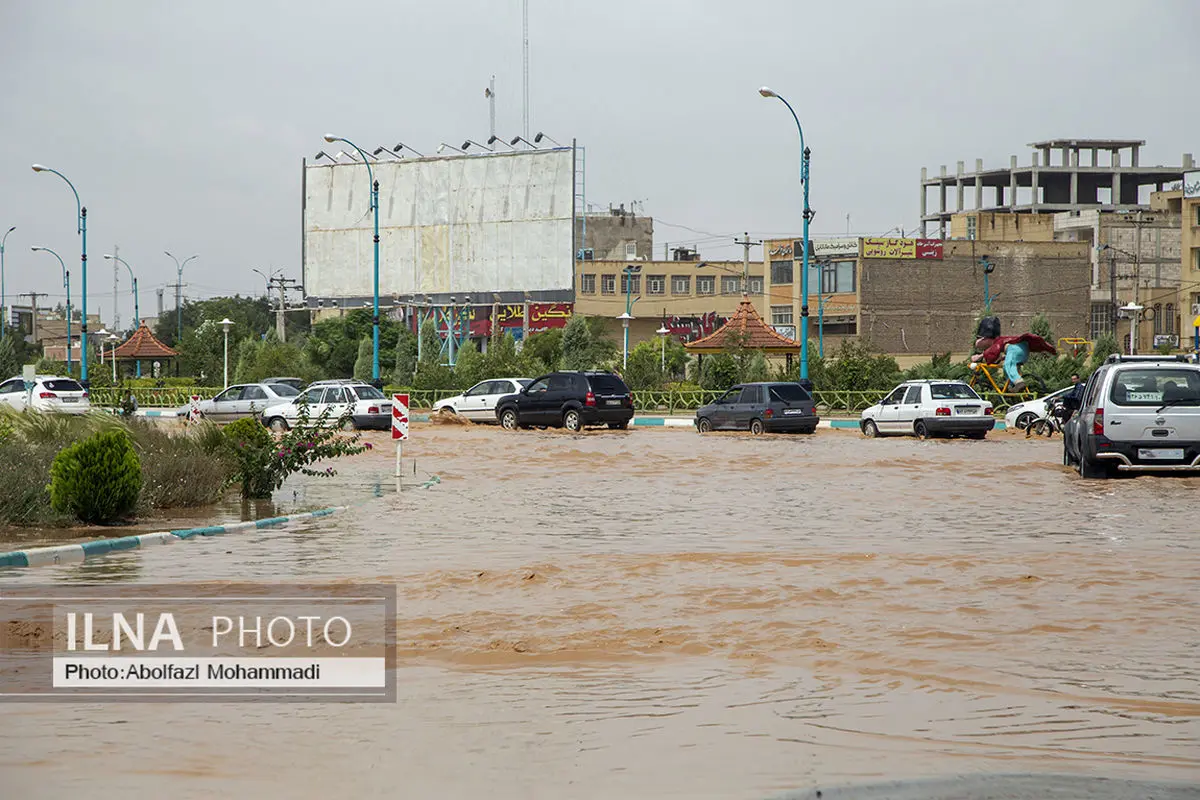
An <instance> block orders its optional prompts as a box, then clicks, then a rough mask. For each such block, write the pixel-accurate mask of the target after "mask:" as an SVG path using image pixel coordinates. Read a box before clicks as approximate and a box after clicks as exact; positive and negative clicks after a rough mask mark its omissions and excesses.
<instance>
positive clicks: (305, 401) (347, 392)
mask: <svg viewBox="0 0 1200 800" xmlns="http://www.w3.org/2000/svg"><path fill="white" fill-rule="evenodd" d="M306 409H307V415H308V420H309V423H310V424H315V423H316V422H317V420H318V419H320V418H321V416H322V415H323V414H324V415H326V416H325V424H328V425H336V424H338V423H339V421H340V420H341V419H342V418H343V417H344V416H348V417H349V418H348V419H347V420H346V421H345V423H344V425H345V427H347V428H348V429H351V430H360V429H364V428H366V429H371V430H388V429H389V428H391V427H392V401H391V400H388V399H387V398H386V397H385V396H384V394H383V392H381V391H379V390H378V389H376V388H375V387H374V386H369V385H367V384H365V383H357V382H347V383H333V384H320V385H318V384H313V385H312V386H309V387H308V388H307V389H305V390H304V391H303V392H301V393H300V394H298V395H296V397H294V398H292V400H291V401H290V402H287V403H279V404H277V405H272V406H268V407H267V408H266V409H265V410H264V411H263V413H262V421H263V424H264V425H266V426H267V427H269V428H270V429H271V430H274V431H286V430H287V429H289V428H290V427H292V426H293V425H295V424H296V421H297V420H298V419H299V418H300V416H301V414H303V413H305V410H306Z"/></svg>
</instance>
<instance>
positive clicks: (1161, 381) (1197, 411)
mask: <svg viewBox="0 0 1200 800" xmlns="http://www.w3.org/2000/svg"><path fill="white" fill-rule="evenodd" d="M1063 463H1064V464H1066V465H1068V466H1074V467H1077V468H1078V469H1079V474H1080V475H1081V476H1082V477H1084V478H1107V477H1111V476H1112V475H1114V474H1115V473H1117V472H1184V471H1192V470H1200V365H1197V364H1196V362H1195V359H1194V357H1193V356H1122V355H1112V356H1109V357H1108V360H1106V361H1105V362H1104V363H1103V364H1102V365H1101V366H1100V367H1099V368H1098V369H1097V370H1096V371H1095V372H1094V373H1092V376H1091V377H1090V378H1089V379H1088V382H1087V387H1086V388H1085V389H1084V392H1083V400H1082V405H1081V406H1080V408H1079V409H1078V413H1076V414H1074V415H1073V416H1072V417H1071V419H1070V420H1068V421H1067V425H1066V428H1065V429H1064V431H1063Z"/></svg>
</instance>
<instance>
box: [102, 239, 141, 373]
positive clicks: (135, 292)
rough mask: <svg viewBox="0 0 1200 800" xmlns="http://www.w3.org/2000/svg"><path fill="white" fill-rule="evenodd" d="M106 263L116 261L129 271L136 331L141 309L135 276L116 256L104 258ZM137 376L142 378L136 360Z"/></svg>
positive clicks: (124, 261)
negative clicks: (131, 282)
mask: <svg viewBox="0 0 1200 800" xmlns="http://www.w3.org/2000/svg"><path fill="white" fill-rule="evenodd" d="M104 258H105V260H107V261H116V262H117V263H118V264H124V265H125V269H127V270H129V279H130V280H131V281H133V329H134V331H136V330H137V329H138V328H139V327H141V324H142V309H141V307H140V306H139V305H138V290H137V276H136V275H134V274H133V267H131V266H129V262H128V261H126V260H125V259H123V258H121V257H120V256H117V255H106V256H104ZM136 363H137V376H138V377H139V378H140V377H142V360H141V359H140V358H139V359H136Z"/></svg>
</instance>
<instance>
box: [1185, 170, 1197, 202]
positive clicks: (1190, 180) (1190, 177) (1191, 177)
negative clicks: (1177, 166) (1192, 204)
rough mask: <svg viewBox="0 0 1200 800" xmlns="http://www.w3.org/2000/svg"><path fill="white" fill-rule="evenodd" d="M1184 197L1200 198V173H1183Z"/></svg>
mask: <svg viewBox="0 0 1200 800" xmlns="http://www.w3.org/2000/svg"><path fill="white" fill-rule="evenodd" d="M1183 196H1184V197H1200V172H1185V173H1183Z"/></svg>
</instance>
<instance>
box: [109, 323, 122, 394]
mask: <svg viewBox="0 0 1200 800" xmlns="http://www.w3.org/2000/svg"><path fill="white" fill-rule="evenodd" d="M119 341H121V339H120V337H118V336H117V335H116V334H115V333H110V334H109V335H108V360H109V362H110V363H111V364H112V370H113V386H116V385H117V342H119Z"/></svg>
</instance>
